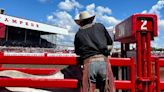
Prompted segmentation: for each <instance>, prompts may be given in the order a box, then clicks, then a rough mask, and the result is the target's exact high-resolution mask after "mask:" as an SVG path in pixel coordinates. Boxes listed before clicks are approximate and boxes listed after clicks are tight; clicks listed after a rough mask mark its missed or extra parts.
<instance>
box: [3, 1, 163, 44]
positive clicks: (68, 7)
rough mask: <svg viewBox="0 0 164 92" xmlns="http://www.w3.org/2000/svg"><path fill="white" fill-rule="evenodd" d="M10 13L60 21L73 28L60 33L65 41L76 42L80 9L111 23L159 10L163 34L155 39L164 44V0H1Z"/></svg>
mask: <svg viewBox="0 0 164 92" xmlns="http://www.w3.org/2000/svg"><path fill="white" fill-rule="evenodd" d="M0 8H3V9H5V11H6V14H7V15H11V16H16V17H21V18H26V19H30V20H34V21H38V22H44V23H48V24H52V25H58V26H62V27H66V28H68V29H69V32H70V34H69V36H59V39H60V40H59V41H62V42H63V43H62V44H72V42H73V39H74V34H75V33H76V31H77V28H78V26H77V25H76V24H75V23H74V21H73V20H74V18H75V16H77V14H78V13H79V12H80V11H84V10H87V11H89V12H90V13H91V14H96V19H95V20H96V22H101V23H103V24H105V26H106V27H107V28H108V27H111V26H114V25H116V24H117V23H119V22H120V21H122V20H124V19H125V18H127V17H128V16H130V15H132V14H134V13H156V14H157V15H158V18H159V23H158V24H159V37H158V38H156V39H155V41H154V42H152V45H153V46H155V47H164V42H163V40H164V0H0Z"/></svg>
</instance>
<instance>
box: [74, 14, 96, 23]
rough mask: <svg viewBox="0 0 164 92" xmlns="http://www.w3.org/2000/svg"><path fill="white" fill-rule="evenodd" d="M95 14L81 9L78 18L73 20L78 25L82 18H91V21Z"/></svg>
mask: <svg viewBox="0 0 164 92" xmlns="http://www.w3.org/2000/svg"><path fill="white" fill-rule="evenodd" d="M94 18H95V15H90V14H89V13H88V12H87V11H83V12H81V13H80V14H79V18H78V19H75V22H76V23H77V24H78V25H80V24H81V23H82V22H83V21H84V20H91V21H93V20H94Z"/></svg>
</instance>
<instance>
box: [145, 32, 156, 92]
mask: <svg viewBox="0 0 164 92" xmlns="http://www.w3.org/2000/svg"><path fill="white" fill-rule="evenodd" d="M146 39H147V40H146V41H147V43H146V46H147V56H146V57H147V61H148V63H147V68H148V70H147V71H148V79H150V80H151V81H150V82H149V84H148V92H153V89H154V88H153V87H154V86H153V73H152V72H153V71H152V59H151V47H150V45H151V33H150V32H148V33H147V37H146Z"/></svg>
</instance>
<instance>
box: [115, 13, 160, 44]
mask: <svg viewBox="0 0 164 92" xmlns="http://www.w3.org/2000/svg"><path fill="white" fill-rule="evenodd" d="M143 20H146V25H143V22H142V21H143ZM141 26H145V27H147V30H145V29H141ZM115 30H116V34H115V41H120V42H121V43H134V42H136V40H137V39H136V38H137V37H136V33H137V31H151V32H152V35H153V37H155V36H157V35H158V32H157V16H156V15H155V14H134V15H132V16H130V17H129V18H127V19H125V20H124V21H122V22H121V23H119V24H118V25H116V27H115Z"/></svg>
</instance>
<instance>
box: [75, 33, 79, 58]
mask: <svg viewBox="0 0 164 92" xmlns="http://www.w3.org/2000/svg"><path fill="white" fill-rule="evenodd" d="M78 42H79V41H78V38H77V34H76V35H75V39H74V47H75V53H76V55H80V51H79V43H78Z"/></svg>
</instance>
